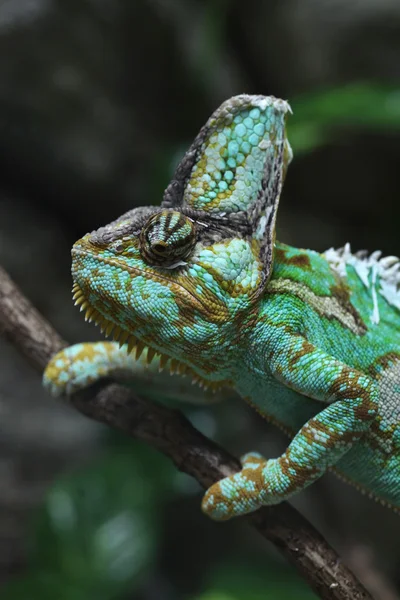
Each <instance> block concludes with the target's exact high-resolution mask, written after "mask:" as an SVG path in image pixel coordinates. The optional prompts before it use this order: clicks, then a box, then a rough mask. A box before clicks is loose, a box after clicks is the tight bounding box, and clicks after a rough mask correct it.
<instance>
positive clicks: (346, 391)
mask: <svg viewBox="0 0 400 600" xmlns="http://www.w3.org/2000/svg"><path fill="white" fill-rule="evenodd" d="M277 337H278V336H277ZM270 350H271V351H270V352H269V360H270V362H269V369H270V370H271V371H272V375H273V376H275V377H276V378H277V379H279V381H280V382H282V383H283V384H285V385H287V386H288V387H290V388H291V389H293V390H295V391H297V392H299V393H301V394H303V395H305V396H309V397H311V398H314V399H316V400H320V401H322V402H324V403H326V404H328V406H327V407H326V408H324V409H323V410H322V411H321V412H320V413H318V414H317V415H316V416H315V417H313V418H312V419H310V420H309V421H308V422H307V423H306V424H305V425H304V426H303V427H302V428H301V429H300V431H299V432H298V433H297V434H296V435H295V437H294V438H293V440H292V442H291V443H290V444H289V446H288V448H287V450H286V452H284V454H282V455H281V456H280V457H279V458H276V459H271V460H266V459H264V458H263V457H261V456H260V455H259V454H256V453H250V454H247V455H246V456H245V457H243V458H242V466H243V468H242V470H241V471H239V472H238V473H236V474H235V475H233V476H231V477H226V478H225V479H222V480H221V481H219V482H218V483H216V484H214V485H213V486H212V487H211V488H210V489H209V490H208V491H207V493H206V495H205V497H204V499H203V503H202V508H203V511H204V512H205V513H206V514H208V515H209V516H210V517H212V518H213V519H215V520H226V519H229V518H231V517H234V516H239V515H244V514H246V513H249V512H253V511H255V510H257V509H258V508H259V507H260V506H262V505H271V504H278V503H279V502H282V501H283V500H286V499H288V498H289V497H290V496H292V495H293V494H295V493H297V492H299V491H301V490H303V489H304V488H306V487H307V486H308V485H310V484H311V483H312V482H313V481H315V480H316V479H318V478H319V477H321V476H322V475H323V474H324V473H325V471H326V469H327V468H328V467H330V466H332V465H334V464H335V463H336V462H337V461H338V460H339V459H340V458H341V457H342V456H343V455H344V454H345V453H346V452H347V451H348V450H349V449H350V448H351V447H352V445H353V444H354V443H356V442H357V441H358V440H359V439H360V438H361V436H362V435H363V434H364V433H365V432H366V431H367V430H368V428H369V427H370V425H371V422H372V421H373V420H374V418H375V416H376V411H377V402H378V390H377V387H376V384H375V383H374V382H373V380H372V379H371V378H370V377H368V376H366V375H364V374H363V373H361V372H359V371H357V370H356V369H352V368H350V367H348V366H347V365H345V364H343V363H341V362H339V361H338V360H336V359H335V358H333V357H332V356H330V355H329V354H327V353H325V352H323V351H321V350H319V349H318V348H316V347H315V346H313V345H312V344H310V343H309V342H308V341H307V340H306V339H304V338H303V337H302V336H300V335H295V334H292V335H282V336H281V337H280V339H279V340H276V341H275V342H274V343H273V344H272V347H271V349H270ZM276 401H277V402H279V398H277V399H276Z"/></svg>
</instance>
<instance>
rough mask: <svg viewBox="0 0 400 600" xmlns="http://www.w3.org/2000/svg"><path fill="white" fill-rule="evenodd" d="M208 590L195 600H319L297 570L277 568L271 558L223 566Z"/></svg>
mask: <svg viewBox="0 0 400 600" xmlns="http://www.w3.org/2000/svg"><path fill="white" fill-rule="evenodd" d="M208 587H209V589H208V590H207V591H206V592H204V593H203V594H201V595H200V596H197V597H196V598H194V599H193V600H265V599H266V598H271V599H272V598H273V600H316V596H315V595H314V594H313V592H311V591H310V589H309V588H308V587H307V585H306V584H305V582H303V581H302V580H301V579H300V578H299V577H298V576H297V575H296V573H295V572H294V571H292V570H290V569H289V568H285V567H284V566H281V565H279V564H278V565H277V564H276V562H275V561H273V560H271V559H270V558H268V556H266V557H265V562H263V563H262V564H243V563H235V562H232V563H226V564H223V565H220V566H219V567H218V568H217V569H216V571H215V572H214V574H213V576H212V578H211V580H210V584H209V586H208Z"/></svg>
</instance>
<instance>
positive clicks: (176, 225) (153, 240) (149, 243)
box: [139, 210, 197, 268]
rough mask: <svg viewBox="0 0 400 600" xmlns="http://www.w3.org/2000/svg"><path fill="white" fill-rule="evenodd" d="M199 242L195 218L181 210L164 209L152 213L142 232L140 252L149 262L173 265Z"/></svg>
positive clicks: (166, 265) (167, 265)
mask: <svg viewBox="0 0 400 600" xmlns="http://www.w3.org/2000/svg"><path fill="white" fill-rule="evenodd" d="M196 242H197V235H196V227H195V224H194V222H193V221H192V220H191V219H189V218H188V217H185V215H182V214H181V213H180V212H177V211H171V210H162V211H160V212H158V213H155V214H154V215H152V216H151V217H150V218H149V220H148V221H147V223H146V224H145V225H144V227H143V229H142V231H141V233H140V236H139V244H140V252H141V254H142V257H143V258H144V260H145V261H146V262H147V263H149V264H150V265H155V266H159V267H166V268H167V267H171V266H173V265H175V264H176V263H179V261H184V260H185V258H187V257H188V256H189V255H190V254H191V252H192V250H193V248H194V246H195V244H196Z"/></svg>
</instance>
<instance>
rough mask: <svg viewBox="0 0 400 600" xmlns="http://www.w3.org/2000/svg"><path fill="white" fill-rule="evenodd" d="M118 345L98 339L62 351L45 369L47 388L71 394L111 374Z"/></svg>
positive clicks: (62, 393)
mask: <svg viewBox="0 0 400 600" xmlns="http://www.w3.org/2000/svg"><path fill="white" fill-rule="evenodd" d="M115 348H118V346H116V345H115V344H113V343H112V342H98V343H85V344H75V345H74V346H69V347H68V348H65V349H64V350H61V352H58V353H57V354H56V355H55V356H54V357H53V358H52V359H51V361H50V362H49V364H48V365H47V367H46V369H45V371H44V374H43V385H44V387H45V388H46V389H47V390H48V391H49V393H50V394H51V395H52V396H63V395H66V396H69V395H71V394H74V393H75V392H77V391H79V390H82V389H84V388H86V387H88V386H89V385H91V384H92V383H94V382H95V381H98V380H99V379H101V378H103V377H106V376H107V375H108V374H109V371H110V364H111V357H112V356H113V355H115ZM120 354H121V360H123V358H124V357H123V355H122V353H120Z"/></svg>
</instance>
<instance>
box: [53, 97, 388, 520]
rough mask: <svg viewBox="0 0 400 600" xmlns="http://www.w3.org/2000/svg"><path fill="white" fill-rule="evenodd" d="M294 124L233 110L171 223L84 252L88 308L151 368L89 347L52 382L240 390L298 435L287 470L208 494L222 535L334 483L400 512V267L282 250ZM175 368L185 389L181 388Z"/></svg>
mask: <svg viewBox="0 0 400 600" xmlns="http://www.w3.org/2000/svg"><path fill="white" fill-rule="evenodd" d="M289 112H290V109H289V106H288V104H287V103H286V102H284V101H282V100H277V99H275V98H272V97H263V96H246V95H242V96H237V97H234V98H231V99H230V100H228V101H226V102H225V103H224V104H223V105H222V106H221V107H220V108H219V109H218V110H217V111H216V112H215V113H214V114H213V115H212V116H211V117H210V119H209V120H208V122H207V123H206V125H205V126H204V127H203V128H202V129H201V131H200V133H199V135H198V136H197V137H196V139H195V141H194V142H193V144H192V146H191V147H190V149H189V150H188V152H187V153H186V155H185V156H184V158H183V159H182V162H181V163H180V165H179V166H178V168H177V170H176V173H175V175H174V178H173V180H172V182H171V183H170V185H169V186H168V188H167V189H166V191H165V194H164V199H163V202H162V205H161V208H160V207H154V206H150V207H142V208H137V209H134V210H132V211H130V212H128V213H127V214H125V215H123V216H122V217H120V218H119V219H118V220H117V221H115V222H113V223H111V224H110V225H107V226H106V227H103V228H101V229H99V230H98V231H96V232H93V233H91V234H87V235H85V236H84V237H83V238H82V239H81V240H79V241H78V242H76V244H75V245H74V247H73V250H72V257H73V263H72V274H73V279H74V298H75V300H76V303H77V304H80V305H81V308H82V309H85V310H86V311H87V312H86V317H87V318H88V319H89V320H95V321H96V322H97V323H99V324H100V325H101V326H102V327H103V329H104V330H105V331H106V334H107V335H108V334H110V333H111V332H112V331H113V332H114V334H115V337H116V338H117V339H119V341H120V344H122V345H124V344H125V346H127V348H128V350H129V351H132V350H133V349H135V355H133V353H132V354H128V353H127V352H126V347H124V348H122V349H120V346H119V344H117V343H116V342H107V343H106V342H104V343H96V344H78V345H76V346H72V347H71V348H67V349H66V350H64V351H62V352H61V353H59V354H58V355H57V356H56V357H55V358H54V359H53V360H52V361H51V362H50V364H49V365H48V367H47V369H46V371H45V374H44V383H45V385H46V387H47V388H48V389H50V391H52V393H54V394H63V393H64V394H65V393H67V394H68V393H73V392H74V391H76V390H78V389H81V388H83V387H86V386H87V385H89V384H91V383H93V382H94V381H96V380H98V379H100V378H102V377H109V376H114V377H115V378H117V379H121V377H122V378H123V379H124V380H125V379H126V378H127V377H130V379H133V380H134V381H138V382H139V383H140V382H142V383H144V384H145V385H149V383H151V382H152V383H154V384H155V386H158V390H159V391H162V390H165V388H166V387H169V390H170V395H171V396H173V395H174V394H175V393H176V394H177V395H179V396H180V397H181V398H185V397H187V396H192V395H193V392H192V388H190V386H189V385H188V384H189V383H190V381H191V379H192V378H193V379H194V380H195V381H198V382H199V383H200V384H201V385H203V386H204V387H210V388H211V391H213V390H216V389H220V388H230V389H234V390H235V391H236V392H238V393H239V394H240V395H241V396H242V397H243V398H244V399H245V400H246V401H247V402H249V403H250V404H251V405H253V406H254V407H255V408H256V410H257V411H258V412H259V413H260V414H261V415H263V416H265V417H266V418H267V419H270V420H272V421H274V422H275V423H277V424H278V425H279V426H281V427H282V428H283V429H284V430H285V431H287V433H288V434H289V435H290V437H291V441H290V444H289V445H288V448H287V450H286V451H285V452H284V454H282V455H281V456H279V457H277V458H273V459H265V458H263V457H262V456H260V455H259V454H257V453H250V454H247V455H246V456H244V457H243V458H242V465H243V469H242V470H241V471H240V472H239V473H237V474H235V475H233V476H232V477H227V478H225V479H223V480H221V481H220V482H218V483H216V484H215V485H213V486H212V487H211V488H210V489H209V490H208V491H207V493H206V495H205V497H204V499H203V504H202V507H203V510H204V512H205V513H207V514H208V515H210V516H211V517H212V518H214V519H217V520H224V519H228V518H230V517H233V516H238V515H243V514H245V513H248V512H252V511H254V510H256V509H257V508H259V507H260V506H261V505H269V504H277V503H279V502H282V501H283V500H286V499H288V498H290V496H292V495H293V494H295V493H297V492H299V491H301V490H303V489H304V488H305V487H307V486H308V485H310V484H311V483H312V482H313V481H315V480H316V479H318V478H319V477H321V475H323V474H324V473H325V471H326V470H327V469H330V468H333V469H334V470H335V471H337V472H338V473H339V474H341V475H342V476H343V477H344V478H346V479H347V480H348V481H350V482H352V483H353V484H355V485H356V486H358V487H359V488H360V489H363V490H365V491H366V492H368V493H370V494H371V495H373V496H374V497H375V498H377V499H380V500H381V501H382V502H384V503H387V504H390V505H391V506H392V507H394V508H397V509H399V508H400V294H399V292H398V289H397V288H398V284H399V281H400V266H399V265H400V263H399V260H398V259H397V258H395V257H386V258H381V257H380V253H374V254H372V255H371V256H368V255H367V254H366V253H358V254H355V255H354V254H352V253H351V251H350V248H349V247H348V246H346V247H345V248H343V249H341V250H333V249H330V250H328V251H326V252H325V253H324V254H318V253H317V252H314V251H312V250H300V249H297V248H292V247H290V246H286V245H284V244H280V243H278V242H275V239H274V238H275V219H276V213H277V207H278V201H279V196H280V192H281V187H282V183H283V179H284V176H285V174H286V168H287V166H288V163H289V162H290V159H291V150H290V146H289V143H288V141H287V139H286V133H285V120H286V116H287V114H288V113H289ZM143 350H144V353H143V355H142V352H143ZM141 355H142V358H140V356H141ZM167 362H168V363H169V365H170V367H171V369H172V371H173V372H174V373H177V374H178V375H174V376H173V377H172V378H171V381H170V385H169V386H168V383H166V381H165V378H166V377H167V376H166V375H165V373H159V371H160V370H162V369H163V367H164V366H165V364H166V363H167ZM147 363H150V365H149V366H148V367H147V366H146V364H147ZM179 375H186V379H185V378H181V377H179ZM180 382H181V383H180ZM156 389H157V388H156ZM164 395H165V394H164ZM210 397H211V392H210V393H208V394H205V396H204V399H205V401H206V402H209V401H210ZM197 399H198V398H197Z"/></svg>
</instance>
